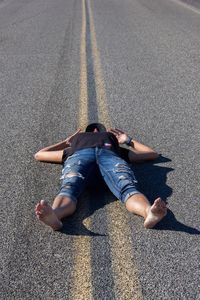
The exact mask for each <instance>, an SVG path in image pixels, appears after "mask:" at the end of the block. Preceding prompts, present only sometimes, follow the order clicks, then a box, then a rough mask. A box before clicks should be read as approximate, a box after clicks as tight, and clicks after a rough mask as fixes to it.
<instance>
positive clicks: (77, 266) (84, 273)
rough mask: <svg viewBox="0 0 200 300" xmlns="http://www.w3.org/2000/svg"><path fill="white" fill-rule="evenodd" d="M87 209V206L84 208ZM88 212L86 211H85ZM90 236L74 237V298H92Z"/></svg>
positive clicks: (84, 110)
mask: <svg viewBox="0 0 200 300" xmlns="http://www.w3.org/2000/svg"><path fill="white" fill-rule="evenodd" d="M87 123H88V91H87V57H86V9H85V0H82V32H81V46H80V97H79V120H78V124H79V127H81V128H84V127H86V125H87ZM84 209H85V210H87V207H86V208H84ZM85 213H86V212H85ZM83 225H84V226H85V227H86V228H87V229H90V227H91V219H90V218H89V217H88V218H87V219H85V220H84V222H83ZM90 243H91V237H90V236H78V237H74V248H75V253H74V267H73V271H72V288H71V291H70V298H72V299H74V300H92V279H91V270H92V267H91V253H90Z"/></svg>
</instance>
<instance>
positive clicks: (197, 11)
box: [171, 0, 200, 14]
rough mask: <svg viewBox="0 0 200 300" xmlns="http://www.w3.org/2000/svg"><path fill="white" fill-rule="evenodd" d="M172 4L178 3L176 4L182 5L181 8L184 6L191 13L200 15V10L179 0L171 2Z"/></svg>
mask: <svg viewBox="0 0 200 300" xmlns="http://www.w3.org/2000/svg"><path fill="white" fill-rule="evenodd" d="M171 2H174V3H176V4H178V5H180V6H183V7H185V8H187V9H189V10H191V11H193V12H195V13H197V14H200V10H199V9H197V8H194V7H193V6H191V5H189V4H186V3H183V2H182V1H179V0H171Z"/></svg>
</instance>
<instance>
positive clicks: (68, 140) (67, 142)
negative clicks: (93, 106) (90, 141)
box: [65, 128, 82, 144]
mask: <svg viewBox="0 0 200 300" xmlns="http://www.w3.org/2000/svg"><path fill="white" fill-rule="evenodd" d="M81 131H82V129H81V128H79V129H78V130H77V131H76V132H75V133H74V134H72V135H70V136H69V137H67V138H66V140H65V142H66V144H70V143H71V139H72V138H73V137H74V136H75V135H77V134H78V133H79V132H81Z"/></svg>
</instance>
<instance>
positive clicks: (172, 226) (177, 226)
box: [154, 209, 200, 235]
mask: <svg viewBox="0 0 200 300" xmlns="http://www.w3.org/2000/svg"><path fill="white" fill-rule="evenodd" d="M154 229H157V230H171V231H181V232H186V233H189V234H197V235H199V234H200V231H199V230H198V229H196V228H193V227H190V226H187V225H185V224H183V223H181V222H179V221H178V220H177V219H176V217H175V215H174V214H173V212H172V211H171V210H169V209H168V213H167V215H166V217H165V218H164V219H163V220H162V222H160V223H159V224H158V225H157V226H156V227H155V228H154Z"/></svg>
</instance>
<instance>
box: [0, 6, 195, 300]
mask: <svg viewBox="0 0 200 300" xmlns="http://www.w3.org/2000/svg"><path fill="white" fill-rule="evenodd" d="M92 4H93V5H92V8H93V14H94V20H95V29H96V37H97V43H98V48H99V52H100V57H101V67H102V70H103V75H104V81H105V86H106V94H107V101H108V107H109V115H110V118H111V120H112V123H113V125H114V126H116V127H119V128H122V129H124V130H125V131H127V132H128V133H129V134H130V135H132V136H133V137H134V138H135V139H138V140H140V141H141V142H143V143H144V144H148V145H150V146H152V147H153V148H154V149H156V150H157V151H158V152H160V153H161V154H162V155H161V157H160V158H159V159H158V160H157V161H156V162H154V163H147V164H143V165H137V166H135V173H136V175H137V178H138V180H139V184H140V189H141V190H142V191H143V192H144V193H145V194H146V195H147V196H148V197H149V199H150V201H152V200H153V199H154V198H155V197H157V196H158V195H161V196H162V197H163V198H166V199H167V201H168V203H169V213H168V216H167V217H166V218H165V220H164V221H163V222H162V223H161V224H160V225H159V226H158V227H157V228H156V229H154V230H144V229H143V224H142V223H143V222H142V220H141V218H138V217H136V216H132V215H130V214H128V213H127V212H125V209H124V207H122V209H121V210H122V214H124V218H127V221H128V223H129V226H130V228H131V232H132V236H131V240H132V245H133V248H132V250H133V251H132V253H126V255H127V256H132V257H133V258H134V260H135V264H136V267H137V269H138V276H139V279H140V283H141V288H142V293H143V298H144V299H145V300H147V299H148V300H151V299H152V300H155V299H181V300H182V299H183V300H188V299H190V300H196V299H199V298H198V297H199V289H198V283H199V229H200V222H199V210H200V209H199V207H200V206H199V197H200V185H199V181H200V180H199V178H200V176H199V174H200V150H199V149H200V148H199V144H200V101H199V99H200V88H199V87H200V85H199V84H200V77H199V66H200V18H199V14H195V13H194V12H193V11H190V10H187V9H186V8H185V7H181V6H179V5H177V4H176V5H175V4H174V3H173V2H172V1H169V2H168V1H165V0H154V1H153V0H140V1H139V0H134V1H133V0H124V1H119V0H109V1H107V0H106V1H105V0H101V1H97V0H94V1H92ZM81 10H82V8H81V2H80V1H77V0H70V1H64V0H57V1H53V0H34V1H33V0H26V1H25V0H18V1H12V0H4V1H0V97H1V102H0V109H1V118H0V127H1V135H0V141H1V210H0V213H1V218H0V224H1V243H0V250H1V257H0V260H1V280H0V285H1V286H0V291H1V296H0V299H9V300H10V299H48V300H49V299H72V296H71V294H70V292H71V288H72V284H73V282H72V278H71V276H72V275H71V274H72V272H71V271H72V270H73V265H74V261H75V257H74V255H75V253H76V251H75V250H76V249H74V240H75V239H76V238H77V236H78V237H80V236H88V235H90V236H91V255H92V257H91V259H92V286H93V289H92V293H93V294H92V297H93V299H98V300H99V299H116V300H117V299H118V298H117V297H116V293H115V290H114V279H113V274H112V266H111V260H112V257H111V253H110V246H109V234H108V232H107V228H108V227H107V223H108V222H109V216H108V215H107V211H106V206H107V205H108V202H113V201H115V199H114V197H112V196H111V195H110V194H109V192H108V191H105V192H104V191H102V193H99V192H98V194H97V193H96V191H93V192H91V193H90V196H89V195H88V194H87V195H86V196H84V197H82V199H81V201H80V205H79V208H78V211H77V213H76V214H75V215H74V216H73V217H71V218H69V219H68V220H67V221H66V228H65V230H64V232H63V233H54V232H51V231H50V230H49V229H48V228H44V227H43V226H42V225H41V224H39V223H38V222H36V220H35V216H34V206H35V204H36V203H37V200H38V199H41V198H44V199H49V200H52V198H53V196H54V195H55V194H56V193H57V191H58V189H59V175H60V166H57V165H50V164H46V165H45V164H40V163H37V162H35V161H34V160H33V154H34V153H35V152H36V151H37V150H38V149H40V148H42V147H43V146H45V145H49V144H52V143H54V142H57V141H59V140H61V139H63V138H65V137H66V136H67V135H69V134H70V133H72V132H74V130H75V129H76V128H77V126H78V124H77V119H78V99H79V77H80V58H79V51H80V33H81V13H82V12H81ZM88 63H89V60H88ZM93 84H94V83H93V82H92V81H90V84H89V85H88V88H89V89H90V88H91V89H92V85H93ZM93 106H95V104H93ZM89 110H90V114H89V116H90V115H92V113H91V111H93V112H96V107H92V106H91V107H89ZM96 194H97V195H96ZM102 195H103V196H102ZM105 195H107V197H106V196H105ZM86 206H87V207H89V209H88V208H87V209H86V210H85V207H86ZM113 215H114V212H113ZM88 216H90V217H91V220H92V232H93V233H94V234H91V233H90V231H89V230H87V229H86V228H85V227H84V226H83V225H82V221H83V220H84V219H85V218H86V217H88ZM117 225H118V226H117V230H120V224H117ZM123 250H124V251H126V248H125V249H123ZM83 299H84V295H83ZM85 300H87V299H85Z"/></svg>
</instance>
